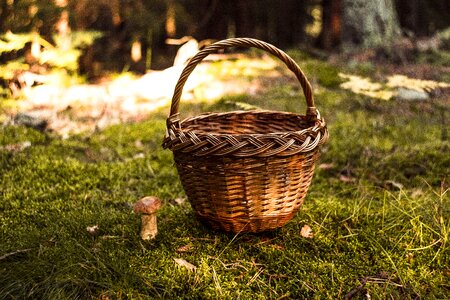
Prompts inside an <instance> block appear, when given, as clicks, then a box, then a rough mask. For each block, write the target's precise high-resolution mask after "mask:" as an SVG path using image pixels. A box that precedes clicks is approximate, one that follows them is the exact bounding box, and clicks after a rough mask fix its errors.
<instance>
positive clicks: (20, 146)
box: [0, 141, 31, 152]
mask: <svg viewBox="0 0 450 300" xmlns="http://www.w3.org/2000/svg"><path fill="white" fill-rule="evenodd" d="M30 146H31V142H30V141H25V142H22V143H18V144H9V145H6V146H3V147H1V146H0V150H3V149H4V150H6V151H8V152H20V151H23V150H24V149H26V148H28V147H30Z"/></svg>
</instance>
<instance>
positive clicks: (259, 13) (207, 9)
mask: <svg viewBox="0 0 450 300" xmlns="http://www.w3.org/2000/svg"><path fill="white" fill-rule="evenodd" d="M382 4H383V5H382ZM449 6H450V2H449V1H448V0H434V1H426V0H395V1H394V0H390V1H381V0H370V1H362V0H358V1H349V0H309V1H300V0H283V1H281V0H280V1H278V0H246V1H242V0H229V1H220V0H96V1H88V0H76V1H75V0H52V1H44V0H0V35H2V36H3V38H1V40H0V42H3V43H6V40H5V38H4V36H5V34H6V33H7V32H9V31H11V32H13V33H15V34H17V33H27V34H35V35H38V36H39V37H40V38H42V39H43V40H45V41H47V42H48V43H49V44H51V45H53V46H55V47H56V48H58V49H59V48H61V50H68V49H73V48H74V44H73V35H74V34H75V33H76V34H78V38H80V36H81V35H80V33H83V32H91V33H92V32H100V33H101V37H99V35H95V36H94V37H92V35H90V36H91V38H90V40H89V41H90V42H89V43H86V44H85V45H84V47H83V51H82V52H79V56H77V59H78V62H79V65H78V67H79V71H80V72H81V73H82V74H86V75H87V76H88V78H92V77H96V76H99V75H101V74H102V72H104V71H108V70H112V71H124V70H132V71H136V72H145V71H146V70H148V69H149V68H153V69H159V68H165V67H168V66H170V65H171V64H172V61H173V57H174V56H175V53H176V50H177V47H175V46H173V45H168V44H167V43H166V39H167V38H172V39H180V38H182V37H184V36H192V37H194V38H195V39H197V40H205V39H224V38H227V37H232V36H248V37H254V38H259V39H262V40H265V41H268V42H271V43H273V44H276V45H278V46H279V47H282V48H287V47H297V46H299V45H316V46H319V47H321V48H324V49H327V50H335V51H336V50H340V49H341V45H347V46H348V45H350V46H348V47H350V48H355V49H356V48H360V47H374V46H378V47H384V46H387V43H388V42H389V41H390V40H395V39H396V37H398V36H400V35H406V36H408V37H423V36H430V35H433V34H434V33H435V32H437V31H439V30H443V29H445V28H446V27H448V26H450V24H449V22H450V7H449ZM312 24H314V26H312ZM311 28H315V29H314V30H311ZM317 28H319V29H317ZM319 33H320V34H319ZM71 41H72V42H71ZM32 44H33V43H32V41H31V42H30V43H27V44H26V45H25V46H24V47H22V48H20V49H15V50H14V51H4V52H2V53H0V63H1V64H5V63H6V62H8V61H11V60H12V59H17V58H18V57H22V58H24V60H23V61H24V62H25V63H29V62H30V59H31V61H32V60H33V55H32V54H33V53H32ZM88 44H89V45H88ZM90 44H92V45H90ZM41 46H42V45H41ZM36 49H37V50H39V47H37V46H35V48H34V51H37V50H36ZM78 50H80V48H79V47H78ZM27 57H28V58H27Z"/></svg>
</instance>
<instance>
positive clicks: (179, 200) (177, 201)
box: [175, 198, 186, 205]
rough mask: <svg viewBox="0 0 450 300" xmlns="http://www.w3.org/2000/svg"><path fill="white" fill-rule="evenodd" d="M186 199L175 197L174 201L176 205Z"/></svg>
mask: <svg viewBox="0 0 450 300" xmlns="http://www.w3.org/2000/svg"><path fill="white" fill-rule="evenodd" d="M185 201H186V198H176V199H175V203H176V204H178V205H182V204H183V203H184V202H185Z"/></svg>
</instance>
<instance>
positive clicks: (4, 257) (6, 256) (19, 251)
mask: <svg viewBox="0 0 450 300" xmlns="http://www.w3.org/2000/svg"><path fill="white" fill-rule="evenodd" d="M31 250H33V249H20V250H16V251H14V252H10V253H6V254H5V255H2V256H0V260H4V259H6V258H8V257H10V256H13V255H16V254H20V253H26V252H29V251H31Z"/></svg>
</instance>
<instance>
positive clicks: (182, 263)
mask: <svg viewBox="0 0 450 300" xmlns="http://www.w3.org/2000/svg"><path fill="white" fill-rule="evenodd" d="M173 260H174V261H175V262H176V263H177V264H178V265H180V266H182V267H185V268H186V269H188V270H189V271H192V272H193V271H195V270H197V267H196V266H194V265H193V264H191V263H190V262H187V261H185V260H184V259H182V258H174V259H173Z"/></svg>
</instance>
